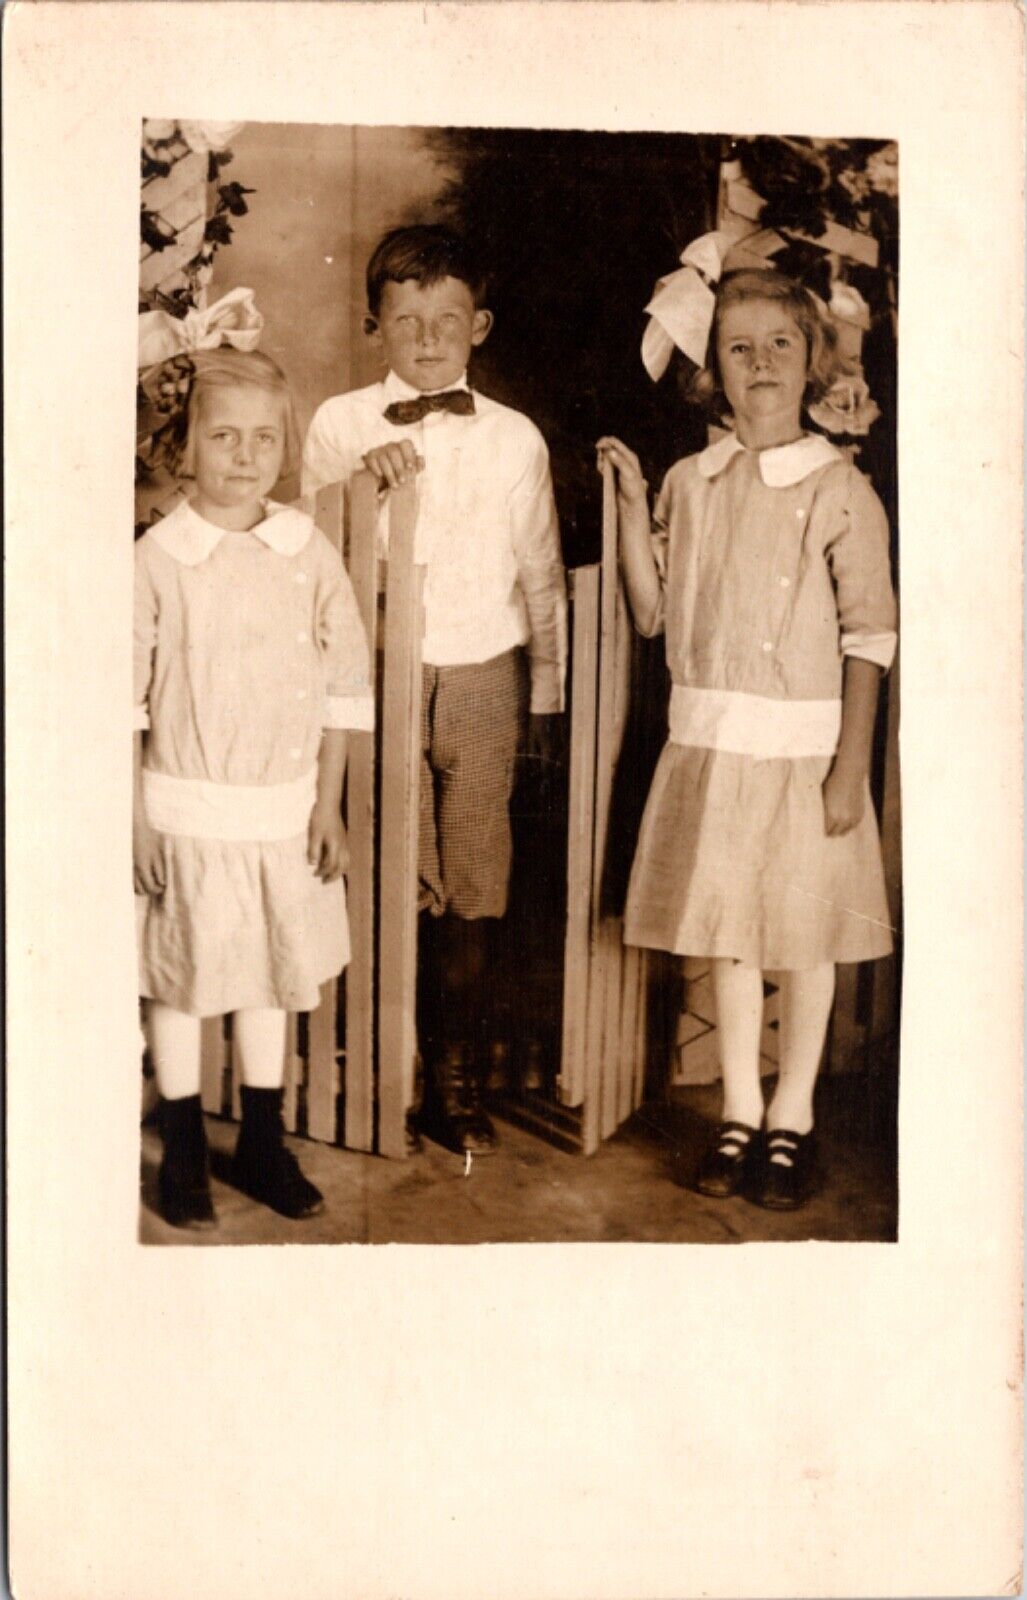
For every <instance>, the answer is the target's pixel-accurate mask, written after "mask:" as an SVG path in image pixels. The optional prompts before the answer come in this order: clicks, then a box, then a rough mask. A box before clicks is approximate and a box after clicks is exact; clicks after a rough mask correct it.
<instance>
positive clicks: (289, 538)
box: [150, 500, 312, 567]
mask: <svg viewBox="0 0 1027 1600" xmlns="http://www.w3.org/2000/svg"><path fill="white" fill-rule="evenodd" d="M264 512H265V516H264V520H263V522H258V523H257V525H256V527H255V528H250V529H249V530H248V531H249V532H250V533H254V534H256V536H257V538H258V539H260V540H261V541H262V543H264V544H266V545H267V546H268V549H270V550H274V551H275V552H276V554H277V555H280V556H297V555H299V553H300V551H301V550H302V549H303V547H304V545H305V544H306V543H307V540H308V539H309V538H310V533H311V526H312V524H311V521H310V518H309V517H308V516H307V514H306V512H305V511H297V510H295V509H294V508H293V507H292V506H282V505H278V504H277V502H276V501H274V500H265V501H264ZM227 532H228V529H227V528H219V527H218V526H217V525H216V524H215V523H213V522H208V521H207V520H206V518H205V517H201V516H200V514H199V512H198V511H194V510H193V506H192V502H191V501H190V500H180V501H179V503H178V505H177V506H175V508H174V510H173V511H169V512H168V515H167V516H166V517H164V518H163V520H162V521H160V522H158V523H155V524H154V526H153V527H152V528H151V529H150V534H151V537H152V538H153V539H154V541H155V542H156V543H157V544H159V545H160V547H161V549H162V550H164V551H166V552H167V554H168V555H169V556H173V557H174V558H175V560H176V561H180V562H181V563H182V565H183V566H185V567H197V566H199V564H200V562H201V561H206V559H207V557H208V556H209V555H210V554H211V552H212V551H214V550H215V549H216V548H217V546H218V545H219V544H220V543H221V540H222V539H223V538H224V536H225V534H226V533H227Z"/></svg>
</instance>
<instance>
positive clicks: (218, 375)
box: [179, 345, 300, 478]
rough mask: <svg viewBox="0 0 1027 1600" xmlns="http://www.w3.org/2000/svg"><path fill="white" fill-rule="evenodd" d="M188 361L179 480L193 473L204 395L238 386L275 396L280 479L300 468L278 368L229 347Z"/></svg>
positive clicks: (295, 430) (295, 429)
mask: <svg viewBox="0 0 1027 1600" xmlns="http://www.w3.org/2000/svg"><path fill="white" fill-rule="evenodd" d="M192 359H193V365H194V367H195V369H196V370H195V373H194V375H193V380H192V383H191V385H190V387H189V404H188V407H187V409H186V430H185V443H184V445H183V447H182V457H181V463H180V466H179V471H180V472H181V474H182V476H183V477H185V478H190V477H192V476H193V473H194V472H195V468H196V461H195V445H194V439H193V435H194V431H195V426H196V418H197V417H198V416H199V411H200V404H201V402H202V400H203V397H204V395H205V394H209V393H210V392H211V390H213V389H237V388H239V387H241V386H246V387H250V388H254V389H266V390H268V392H269V393H271V394H274V395H277V396H278V398H279V400H280V402H281V407H282V424H283V431H284V434H285V447H284V449H283V451H282V472H281V476H282V477H283V478H286V477H289V476H290V475H291V474H292V473H294V472H297V471H298V470H299V464H300V430H299V425H298V423H297V421H296V411H295V408H294V406H293V400H292V394H291V392H290V390H289V384H288V381H287V379H286V376H285V373H284V372H283V371H282V369H281V367H280V366H278V364H277V363H276V362H274V361H272V360H271V357H270V356H266V355H263V354H262V353H261V351H259V350H233V348H232V347H231V345H222V346H220V348H219V349H217V350H199V351H197V353H196V355H195V356H193V358H192Z"/></svg>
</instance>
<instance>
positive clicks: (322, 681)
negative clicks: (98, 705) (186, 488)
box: [134, 502, 374, 1016]
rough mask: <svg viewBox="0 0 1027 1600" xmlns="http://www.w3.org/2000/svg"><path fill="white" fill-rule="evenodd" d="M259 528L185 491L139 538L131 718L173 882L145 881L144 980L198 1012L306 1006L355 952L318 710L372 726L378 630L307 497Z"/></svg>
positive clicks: (336, 723)
mask: <svg viewBox="0 0 1027 1600" xmlns="http://www.w3.org/2000/svg"><path fill="white" fill-rule="evenodd" d="M265 510H266V512H267V515H266V518H265V520H264V521H262V522H261V523H260V524H258V526H257V527H256V528H254V529H252V530H250V531H249V532H232V531H226V530H225V529H223V528H219V527H216V526H214V524H212V523H209V522H207V521H205V520H204V519H203V518H202V517H200V516H199V515H198V514H197V513H196V512H195V511H194V510H193V509H192V507H191V505H190V504H188V502H183V503H182V504H180V505H179V506H176V508H175V509H174V511H172V512H171V514H170V515H169V516H167V517H165V518H164V520H163V521H162V522H160V523H158V524H156V526H155V527H153V528H152V529H150V530H149V531H148V532H147V533H146V534H144V536H143V537H142V538H141V539H140V540H139V541H138V543H137V544H136V548H135V556H136V570H135V636H134V675H135V706H136V711H135V726H136V727H137V728H145V729H148V730H149V731H148V737H147V741H146V750H145V756H144V773H143V777H144V800H145V805H146V810H147V814H148V817H149V820H150V822H151V825H152V826H154V827H155V828H156V829H157V831H158V832H159V833H160V834H161V837H162V843H163V847H164V862H165V873H166V887H165V889H164V892H163V894H162V895H160V896H159V897H157V898H154V897H151V896H148V895H140V896H137V912H138V918H137V921H138V932H139V963H140V966H139V987H140V993H141V994H142V995H144V996H147V997H150V998H154V999H158V1000H162V1001H164V1002H166V1003H167V1004H168V1005H171V1006H174V1007H176V1008H177V1009H178V1010H182V1011H187V1012H190V1013H192V1014H193V1015H198V1016H216V1015H220V1014H222V1013H223V1012H228V1011H235V1010H239V1009H241V1008H244V1007H251V1006H269V1007H277V1008H280V1009H284V1010H290V1011H305V1010H310V1009H312V1008H313V1007H315V1006H316V1005H317V1004H318V1003H319V999H320V994H319V986H320V984H322V983H323V982H325V981H327V979H329V978H331V977H334V976H335V975H336V974H338V973H339V972H340V971H341V969H342V968H343V966H344V965H345V964H346V962H347V960H348V959H349V930H348V924H347V917H346V897H345V889H344V886H343V884H342V882H341V881H336V882H334V883H331V884H325V883H322V882H321V880H320V879H319V878H318V877H316V876H315V874H314V871H313V869H312V868H311V866H310V864H309V862H308V861H307V825H308V822H309V818H310V811H311V807H312V805H313V801H314V797H315V792H316V778H317V758H318V751H319V747H320V742H321V733H322V729H323V728H364V729H366V728H370V727H372V726H373V719H374V700H373V693H372V689H371V685H370V680H369V675H368V656H367V643H366V639H365V636H364V630H363V626H362V624H361V621H360V616H359V612H358V610H357V605H356V601H355V598H354V595H353V590H352V587H351V585H350V581H349V578H348V576H347V574H346V571H345V568H344V567H343V564H342V561H341V559H340V557H339V555H338V553H337V552H336V551H335V550H334V549H333V547H332V546H331V544H330V543H329V542H328V540H327V539H326V538H325V537H324V535H323V534H322V533H321V532H320V531H319V530H318V529H317V528H316V527H315V526H314V524H313V522H312V521H311V519H310V518H309V517H307V516H305V515H304V514H303V513H302V512H299V511H295V510H292V509H290V508H286V507H281V506H277V505H274V504H273V503H272V502H268V503H267V504H266V506H265Z"/></svg>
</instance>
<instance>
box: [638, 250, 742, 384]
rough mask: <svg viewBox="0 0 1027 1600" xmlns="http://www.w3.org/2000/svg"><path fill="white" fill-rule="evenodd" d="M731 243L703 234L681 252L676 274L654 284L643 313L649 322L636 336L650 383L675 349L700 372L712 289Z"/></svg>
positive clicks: (710, 315) (709, 322) (710, 321)
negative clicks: (639, 336)
mask: <svg viewBox="0 0 1027 1600" xmlns="http://www.w3.org/2000/svg"><path fill="white" fill-rule="evenodd" d="M733 243H734V241H733V240H732V239H731V238H730V237H729V236H728V235H727V234H726V233H719V232H718V233H704V234H703V235H702V236H701V237H700V238H698V239H693V241H692V243H691V244H690V245H689V246H688V248H687V250H683V251H682V253H681V258H680V259H681V263H682V265H681V266H680V268H679V269H678V271H677V272H672V273H671V274H670V275H669V277H666V278H660V280H659V281H658V283H657V285H656V289H655V291H654V293H653V297H652V299H651V300H650V302H649V304H648V305H647V306H646V308H645V309H646V311H647V312H648V313H649V322H648V324H647V326H646V330H645V333H644V334H643V336H642V360H643V362H644V364H645V369H646V371H647V372H648V374H649V376H650V378H652V380H653V382H654V383H656V381H657V380H658V379H659V378H662V376H663V374H664V373H665V372H666V370H667V363H668V362H669V360H670V357H671V351H672V350H673V349H674V346H675V345H676V346H677V348H678V349H679V350H682V351H684V353H685V355H686V356H688V358H689V360H691V361H694V362H695V364H696V366H697V367H702V366H705V364H706V347H707V345H708V344H709V342H710V329H711V327H712V326H713V308H714V303H715V301H714V294H713V288H712V285H713V284H715V283H718V282H719V281H720V275H721V272H722V271H723V269H724V258H725V256H726V255H727V253H728V251H729V250H730V249H731V246H732V244H733Z"/></svg>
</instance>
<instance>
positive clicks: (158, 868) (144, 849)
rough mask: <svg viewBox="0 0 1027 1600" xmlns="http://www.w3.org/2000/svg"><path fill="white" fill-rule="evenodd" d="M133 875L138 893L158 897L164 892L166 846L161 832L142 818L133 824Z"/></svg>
mask: <svg viewBox="0 0 1027 1600" xmlns="http://www.w3.org/2000/svg"><path fill="white" fill-rule="evenodd" d="M132 877H133V882H134V884H135V892H136V894H148V895H152V896H153V898H154V899H157V898H158V897H159V896H160V895H162V894H163V893H164V886H165V884H166V882H167V873H166V871H165V867H164V846H163V844H162V843H161V837H160V834H159V833H155V832H154V830H153V829H152V828H151V827H150V825H149V823H148V822H146V821H145V820H143V819H141V818H140V819H139V820H137V821H136V822H134V823H133V825H132Z"/></svg>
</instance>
